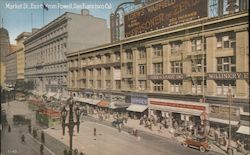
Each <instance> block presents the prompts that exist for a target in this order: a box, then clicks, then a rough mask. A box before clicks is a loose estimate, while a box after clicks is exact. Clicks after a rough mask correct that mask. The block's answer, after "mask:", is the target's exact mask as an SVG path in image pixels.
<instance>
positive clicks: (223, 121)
mask: <svg viewBox="0 0 250 155" xmlns="http://www.w3.org/2000/svg"><path fill="white" fill-rule="evenodd" d="M208 119H209V121H211V122H218V123H223V124H229V120H225V119H219V118H212V117H209V118H208ZM238 123H239V122H238V121H230V124H231V125H238Z"/></svg>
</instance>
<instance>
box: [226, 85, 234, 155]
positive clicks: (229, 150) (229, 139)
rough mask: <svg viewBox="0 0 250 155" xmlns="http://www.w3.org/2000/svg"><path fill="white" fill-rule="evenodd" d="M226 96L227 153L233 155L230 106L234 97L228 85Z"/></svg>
mask: <svg viewBox="0 0 250 155" xmlns="http://www.w3.org/2000/svg"><path fill="white" fill-rule="evenodd" d="M227 97H228V103H229V119H228V121H229V136H228V154H229V155H233V150H232V147H231V139H232V129H231V128H232V127H231V106H232V103H233V98H234V94H233V92H232V88H231V86H229V89H228V93H227Z"/></svg>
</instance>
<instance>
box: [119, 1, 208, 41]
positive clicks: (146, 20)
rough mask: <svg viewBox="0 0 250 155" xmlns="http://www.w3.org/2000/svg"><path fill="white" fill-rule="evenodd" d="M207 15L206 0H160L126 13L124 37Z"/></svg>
mask: <svg viewBox="0 0 250 155" xmlns="http://www.w3.org/2000/svg"><path fill="white" fill-rule="evenodd" d="M207 16H208V5H207V0H162V1H159V2H157V3H153V4H151V5H148V6H146V7H143V8H141V9H139V10H137V11H134V12H131V13H129V14H126V15H125V16H124V23H125V37H130V36H134V35H138V34H142V33H145V32H150V31H154V30H157V29H162V28H165V27H169V26H172V25H176V24H180V23H184V22H188V21H192V20H195V19H199V18H204V17H207Z"/></svg>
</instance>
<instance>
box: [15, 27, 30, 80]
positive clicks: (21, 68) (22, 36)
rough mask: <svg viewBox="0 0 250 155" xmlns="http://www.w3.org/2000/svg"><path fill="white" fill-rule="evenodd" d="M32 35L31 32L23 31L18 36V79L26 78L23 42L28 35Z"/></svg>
mask: <svg viewBox="0 0 250 155" xmlns="http://www.w3.org/2000/svg"><path fill="white" fill-rule="evenodd" d="M30 35H31V33H30V32H23V33H21V34H20V35H18V36H17V38H16V44H17V50H16V61H17V62H16V64H17V80H21V81H23V80H24V65H25V61H24V60H25V58H24V50H25V49H24V44H23V42H24V41H25V39H26V38H27V37H29V36H30Z"/></svg>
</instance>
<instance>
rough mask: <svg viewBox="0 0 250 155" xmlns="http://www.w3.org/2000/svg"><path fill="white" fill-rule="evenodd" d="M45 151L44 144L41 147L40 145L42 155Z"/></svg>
mask: <svg viewBox="0 0 250 155" xmlns="http://www.w3.org/2000/svg"><path fill="white" fill-rule="evenodd" d="M43 150H44V146H43V144H41V145H40V154H41V155H43V153H44V152H43Z"/></svg>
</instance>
